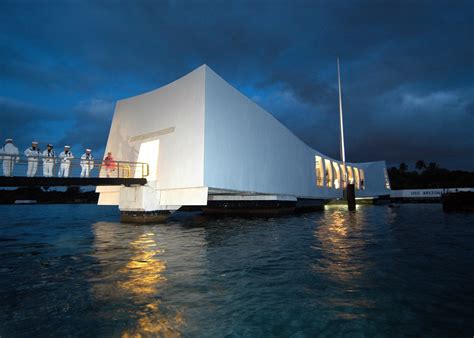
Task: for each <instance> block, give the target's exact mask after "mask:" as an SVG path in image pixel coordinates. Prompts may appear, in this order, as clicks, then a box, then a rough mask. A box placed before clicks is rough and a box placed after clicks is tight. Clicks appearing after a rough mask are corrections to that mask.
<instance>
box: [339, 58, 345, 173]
mask: <svg viewBox="0 0 474 338" xmlns="http://www.w3.org/2000/svg"><path fill="white" fill-rule="evenodd" d="M337 82H338V84H339V121H340V127H341V160H342V163H343V164H346V150H345V148H344V123H343V121H342V95H341V75H340V70H339V57H338V58H337Z"/></svg>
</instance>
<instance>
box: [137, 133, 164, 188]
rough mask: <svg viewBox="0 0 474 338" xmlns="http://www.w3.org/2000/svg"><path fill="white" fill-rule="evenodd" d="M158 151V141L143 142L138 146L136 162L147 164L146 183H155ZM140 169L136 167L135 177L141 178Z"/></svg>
mask: <svg viewBox="0 0 474 338" xmlns="http://www.w3.org/2000/svg"><path fill="white" fill-rule="evenodd" d="M159 150H160V140H154V141H149V142H143V143H142V144H140V150H139V152H138V162H143V163H148V176H147V177H146V179H147V181H148V182H150V181H156V180H157V176H158V153H159ZM141 170H142V169H141V167H140V166H139V167H137V169H136V171H135V177H136V178H138V177H140V178H141V177H142V174H143V173H142V171H141Z"/></svg>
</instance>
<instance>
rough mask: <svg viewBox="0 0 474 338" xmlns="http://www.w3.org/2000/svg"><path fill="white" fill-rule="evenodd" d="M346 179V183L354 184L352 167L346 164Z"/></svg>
mask: <svg viewBox="0 0 474 338" xmlns="http://www.w3.org/2000/svg"><path fill="white" fill-rule="evenodd" d="M347 181H348V184H354V174H353V173H352V167H350V166H347Z"/></svg>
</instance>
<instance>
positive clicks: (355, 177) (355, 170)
mask: <svg viewBox="0 0 474 338" xmlns="http://www.w3.org/2000/svg"><path fill="white" fill-rule="evenodd" d="M354 181H355V188H356V189H357V190H359V189H360V178H359V169H358V168H356V167H354Z"/></svg>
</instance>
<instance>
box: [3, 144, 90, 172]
mask: <svg viewBox="0 0 474 338" xmlns="http://www.w3.org/2000/svg"><path fill="white" fill-rule="evenodd" d="M24 154H25V156H26V158H27V161H28V169H27V172H26V176H27V177H34V176H35V175H36V172H37V170H38V163H39V161H40V159H42V161H43V176H44V177H53V175H54V174H53V170H54V165H55V164H56V163H58V162H59V163H60V166H59V172H58V177H69V169H70V167H71V161H72V160H73V159H74V155H73V153H72V151H71V147H70V146H68V145H65V146H64V150H63V151H62V152H61V153H60V154H59V156H57V155H56V152H55V151H54V147H53V145H52V144H48V145H47V146H46V149H45V150H44V151H41V150H40V149H39V147H38V142H36V141H33V142H31V147H28V148H27V149H26V150H25V151H24ZM0 160H3V175H4V176H13V168H14V164H15V163H17V162H18V161H19V160H20V157H19V152H18V148H17V147H16V146H15V145H14V144H13V139H11V138H7V139H6V140H5V145H4V146H3V147H2V148H0ZM80 165H81V169H82V170H81V177H89V175H90V172H91V171H92V169H93V168H94V157H93V156H92V153H91V149H86V152H85V153H84V154H83V155H82V156H81V161H80Z"/></svg>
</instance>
